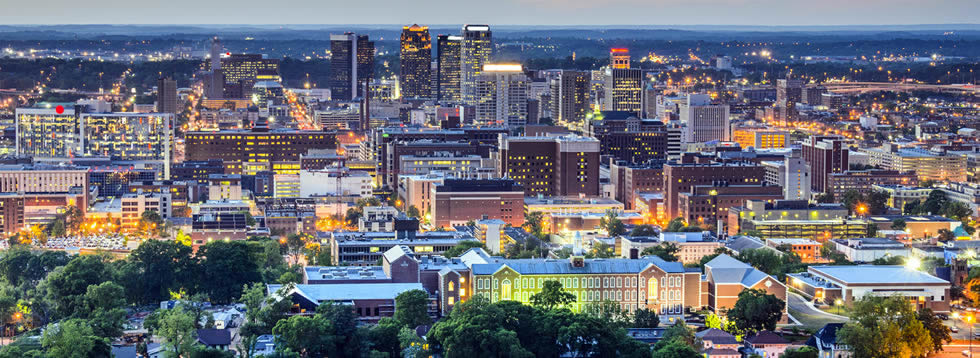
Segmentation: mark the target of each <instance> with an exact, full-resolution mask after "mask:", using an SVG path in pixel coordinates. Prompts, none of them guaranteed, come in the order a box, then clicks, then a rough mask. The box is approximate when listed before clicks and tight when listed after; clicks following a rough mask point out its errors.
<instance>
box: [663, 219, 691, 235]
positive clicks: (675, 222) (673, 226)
mask: <svg viewBox="0 0 980 358" xmlns="http://www.w3.org/2000/svg"><path fill="white" fill-rule="evenodd" d="M685 227H687V224H686V223H685V222H684V219H683V218H674V219H672V220H670V222H669V223H667V228H666V229H664V232H681V231H683V230H684V228H685Z"/></svg>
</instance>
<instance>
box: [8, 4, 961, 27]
mask: <svg viewBox="0 0 980 358" xmlns="http://www.w3.org/2000/svg"><path fill="white" fill-rule="evenodd" d="M0 3H8V4H7V5H5V6H3V10H2V11H0V24H8V25H13V24H21V25H32V24H39V25H40V24H163V25H166V24H262V25H267V24H284V25H288V24H410V23H419V24H433V25H435V24H460V23H487V24H495V25H902V24H963V23H978V22H980V0H489V1H474V0H361V1H357V0H354V1H351V0H347V1H337V0H278V1H277V0H85V1H84V2H82V1H78V0H41V1H29V0H28V1H23V0H0Z"/></svg>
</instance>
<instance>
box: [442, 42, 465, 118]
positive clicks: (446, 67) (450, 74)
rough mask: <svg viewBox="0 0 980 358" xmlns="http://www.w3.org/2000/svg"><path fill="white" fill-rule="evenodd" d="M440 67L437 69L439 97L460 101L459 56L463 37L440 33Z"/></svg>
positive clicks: (444, 99)
mask: <svg viewBox="0 0 980 358" xmlns="http://www.w3.org/2000/svg"><path fill="white" fill-rule="evenodd" d="M436 41H437V42H438V48H437V49H436V52H437V54H438V56H437V57H438V58H437V61H438V65H437V67H438V69H437V70H436V73H437V76H436V87H437V92H438V94H437V96H436V97H437V99H438V100H439V101H445V102H459V101H460V100H461V98H460V95H459V73H460V70H461V66H462V65H460V61H459V56H460V46H462V44H463V37H461V36H454V35H439V37H438V39H437V40H436Z"/></svg>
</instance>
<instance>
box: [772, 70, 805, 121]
mask: <svg viewBox="0 0 980 358" xmlns="http://www.w3.org/2000/svg"><path fill="white" fill-rule="evenodd" d="M802 101H803V81H801V80H793V79H778V80H776V106H777V107H780V108H782V109H784V110H785V111H786V114H785V116H783V117H782V118H781V119H782V120H788V119H796V117H797V116H796V103H798V102H802Z"/></svg>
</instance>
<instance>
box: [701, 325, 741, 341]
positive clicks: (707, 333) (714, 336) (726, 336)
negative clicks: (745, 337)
mask: <svg viewBox="0 0 980 358" xmlns="http://www.w3.org/2000/svg"><path fill="white" fill-rule="evenodd" d="M694 335H695V336H696V337H698V338H700V339H701V340H702V341H709V342H711V344H712V345H718V344H738V341H737V340H735V336H733V335H732V334H731V333H728V332H725V331H722V330H720V329H717V328H708V329H706V330H703V331H701V332H698V333H695V334H694Z"/></svg>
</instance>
